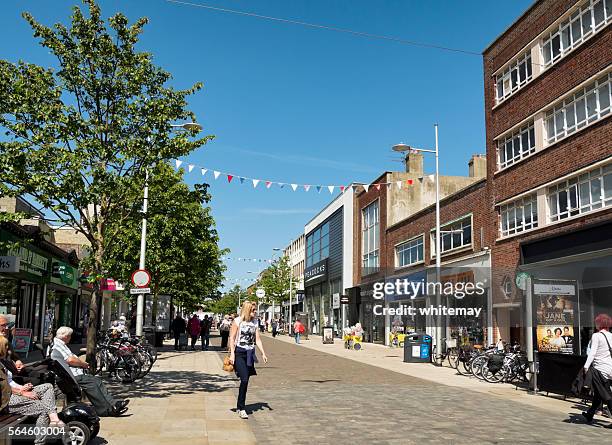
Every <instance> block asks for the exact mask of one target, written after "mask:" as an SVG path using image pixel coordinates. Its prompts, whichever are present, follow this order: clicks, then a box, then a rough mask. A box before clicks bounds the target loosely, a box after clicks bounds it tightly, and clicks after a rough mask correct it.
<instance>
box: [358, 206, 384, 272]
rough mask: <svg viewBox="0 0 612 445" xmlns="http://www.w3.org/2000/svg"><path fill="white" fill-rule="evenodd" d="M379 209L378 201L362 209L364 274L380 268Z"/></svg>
mask: <svg viewBox="0 0 612 445" xmlns="http://www.w3.org/2000/svg"><path fill="white" fill-rule="evenodd" d="M378 231H379V209H378V201H375V202H373V203H372V204H370V205H369V206H367V207H366V208H365V209H363V211H362V233H361V252H362V266H363V269H364V274H368V273H373V272H375V271H377V269H378V264H379V261H378V252H379V241H380V240H379V233H378Z"/></svg>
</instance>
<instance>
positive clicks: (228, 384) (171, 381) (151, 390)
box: [104, 370, 237, 399]
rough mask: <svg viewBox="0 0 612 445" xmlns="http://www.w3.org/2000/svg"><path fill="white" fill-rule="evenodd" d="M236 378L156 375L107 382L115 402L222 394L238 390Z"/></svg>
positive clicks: (183, 373) (176, 373)
mask: <svg viewBox="0 0 612 445" xmlns="http://www.w3.org/2000/svg"><path fill="white" fill-rule="evenodd" d="M236 380H237V379H236V378H235V377H234V376H233V374H228V375H226V376H224V375H216V374H205V373H203V372H199V371H155V370H152V371H151V372H149V374H147V376H146V377H144V378H143V379H140V380H136V381H135V382H133V383H129V384H125V383H120V382H114V381H110V382H109V381H106V380H105V381H104V383H105V384H106V386H107V387H108V389H109V391H110V392H111V394H113V396H114V397H115V398H133V399H136V398H154V399H161V398H165V397H170V396H172V395H177V394H193V393H197V392H204V393H220V392H224V391H230V390H232V389H233V388H234V387H235V381H236Z"/></svg>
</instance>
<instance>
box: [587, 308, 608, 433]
mask: <svg viewBox="0 0 612 445" xmlns="http://www.w3.org/2000/svg"><path fill="white" fill-rule="evenodd" d="M610 327H612V317H610V316H609V315H608V314H599V315H598V316H597V317H595V329H597V332H595V333H594V334H593V335H592V336H591V349H590V351H589V354H588V356H587V360H586V362H585V363H584V369H583V372H584V373H585V374H586V373H587V372H588V371H589V369H590V371H591V376H592V382H593V383H592V387H593V403H592V404H591V407H590V408H589V410H588V411H585V412H583V413H582V415H583V416H584V418H585V419H586V421H587V422H588V423H591V422H592V421H593V416H594V415H595V412H596V411H597V408H599V406H600V405H601V404H602V402H603V403H605V404H606V405H607V406H608V409H609V410H610V412H612V391H611V390H610V384H611V383H612V334H611V333H610V332H609V331H610ZM608 428H612V425H608Z"/></svg>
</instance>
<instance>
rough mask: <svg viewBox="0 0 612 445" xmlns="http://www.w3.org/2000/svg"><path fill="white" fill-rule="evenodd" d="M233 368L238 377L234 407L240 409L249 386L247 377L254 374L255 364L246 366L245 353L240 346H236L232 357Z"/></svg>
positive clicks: (242, 406)
mask: <svg viewBox="0 0 612 445" xmlns="http://www.w3.org/2000/svg"><path fill="white" fill-rule="evenodd" d="M234 370H235V371H236V375H237V376H238V377H239V378H240V388H239V389H238V402H237V403H236V409H237V410H238V411H241V410H243V409H245V406H246V395H247V390H248V388H249V377H251V376H252V375H256V372H255V366H247V353H246V350H244V349H242V348H236V350H235V358H234Z"/></svg>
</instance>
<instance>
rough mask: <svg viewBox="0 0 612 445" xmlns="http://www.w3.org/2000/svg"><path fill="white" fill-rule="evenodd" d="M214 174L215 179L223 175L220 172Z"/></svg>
mask: <svg viewBox="0 0 612 445" xmlns="http://www.w3.org/2000/svg"><path fill="white" fill-rule="evenodd" d="M213 174H214V175H215V179H217V178H218V177H219V175H220V174H221V172H218V171H216V170H215V171H213Z"/></svg>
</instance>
